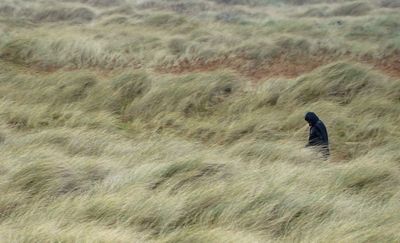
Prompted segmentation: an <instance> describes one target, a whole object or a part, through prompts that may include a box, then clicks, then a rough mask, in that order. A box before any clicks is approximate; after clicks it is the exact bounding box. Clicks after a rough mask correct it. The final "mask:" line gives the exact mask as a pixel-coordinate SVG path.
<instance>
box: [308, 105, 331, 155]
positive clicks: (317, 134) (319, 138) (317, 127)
mask: <svg viewBox="0 0 400 243" xmlns="http://www.w3.org/2000/svg"><path fill="white" fill-rule="evenodd" d="M305 120H306V121H307V122H308V123H309V124H310V136H309V138H308V144H307V146H324V147H327V146H328V145H329V139H328V132H327V130H326V127H325V125H324V123H323V122H322V121H321V120H320V119H319V118H318V116H317V115H316V114H315V113H314V112H307V114H306V116H305Z"/></svg>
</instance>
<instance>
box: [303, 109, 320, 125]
mask: <svg viewBox="0 0 400 243" xmlns="http://www.w3.org/2000/svg"><path fill="white" fill-rule="evenodd" d="M304 120H306V121H307V122H308V124H309V125H310V126H314V124H315V123H317V121H319V118H318V116H317V115H316V114H315V113H314V112H307V113H306V115H305V117H304Z"/></svg>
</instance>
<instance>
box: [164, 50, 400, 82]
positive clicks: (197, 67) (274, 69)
mask: <svg viewBox="0 0 400 243" xmlns="http://www.w3.org/2000/svg"><path fill="white" fill-rule="evenodd" d="M343 59H345V60H350V61H355V62H360V63H364V64H368V65H370V66H373V67H374V68H375V69H377V70H379V71H381V72H383V73H386V74H387V75H389V76H392V77H395V78H400V55H398V54H394V55H392V56H390V57H386V58H382V59H376V58H366V57H361V58H356V59H354V58H350V57H335V58H325V57H321V56H311V57H301V58H299V57H298V58H292V59H290V60H289V59H287V58H283V57H281V58H276V59H274V60H271V61H268V62H264V63H255V62H254V61H251V60H246V59H245V58H241V57H235V58H221V59H217V60H212V61H209V62H201V61H197V62H191V61H189V60H184V61H182V62H180V63H178V64H177V65H174V66H171V67H158V68H156V70H157V71H158V72H161V73H174V74H181V73H190V72H206V71H214V70H217V69H231V70H234V71H236V72H238V73H240V74H241V75H244V76H246V77H249V78H251V79H252V80H254V81H255V82H257V81H258V80H262V79H265V78H271V77H283V78H294V77H297V76H300V75H302V74H304V73H308V72H310V71H312V70H314V69H316V68H318V67H320V66H323V65H326V64H328V63H330V62H334V61H339V60H343Z"/></svg>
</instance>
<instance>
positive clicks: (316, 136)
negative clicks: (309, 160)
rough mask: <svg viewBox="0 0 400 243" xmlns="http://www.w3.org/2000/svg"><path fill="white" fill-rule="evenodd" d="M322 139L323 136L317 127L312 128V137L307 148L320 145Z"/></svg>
mask: <svg viewBox="0 0 400 243" xmlns="http://www.w3.org/2000/svg"><path fill="white" fill-rule="evenodd" d="M321 138H322V136H321V133H320V132H319V130H318V129H317V128H315V127H311V128H310V136H309V138H308V144H307V145H306V147H309V146H315V145H320V143H321Z"/></svg>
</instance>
